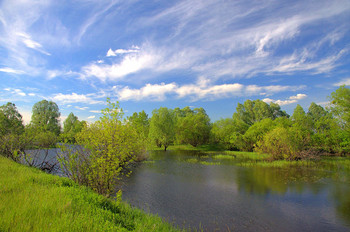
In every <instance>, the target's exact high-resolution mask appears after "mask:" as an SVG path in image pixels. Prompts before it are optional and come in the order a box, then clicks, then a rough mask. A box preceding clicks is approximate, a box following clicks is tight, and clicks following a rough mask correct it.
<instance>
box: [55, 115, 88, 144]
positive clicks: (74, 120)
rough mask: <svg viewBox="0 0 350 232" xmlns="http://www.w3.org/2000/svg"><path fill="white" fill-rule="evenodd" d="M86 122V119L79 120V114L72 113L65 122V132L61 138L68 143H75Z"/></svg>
mask: <svg viewBox="0 0 350 232" xmlns="http://www.w3.org/2000/svg"><path fill="white" fill-rule="evenodd" d="M86 124H87V123H86V121H79V120H78V117H77V116H75V115H74V114H73V113H70V114H69V115H68V117H67V118H66V120H64V122H63V133H62V134H60V138H61V140H62V141H64V142H68V143H75V141H76V139H75V137H76V135H77V134H78V133H79V132H80V131H81V130H82V129H83V127H84V126H85V125H86Z"/></svg>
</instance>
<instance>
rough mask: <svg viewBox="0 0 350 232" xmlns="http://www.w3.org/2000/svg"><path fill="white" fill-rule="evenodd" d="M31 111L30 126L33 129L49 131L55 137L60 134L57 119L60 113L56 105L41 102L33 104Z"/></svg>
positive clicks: (45, 101) (44, 101)
mask: <svg viewBox="0 0 350 232" xmlns="http://www.w3.org/2000/svg"><path fill="white" fill-rule="evenodd" d="M32 111H33V114H32V120H31V126H32V127H33V128H36V129H37V130H39V131H43V132H48V131H50V132H52V133H54V134H55V135H57V136H58V135H59V134H60V131H61V126H60V124H59V118H60V116H61V113H60V112H59V108H58V106H57V104H56V103H54V102H52V101H47V100H42V101H40V102H37V103H35V104H34V106H33V109H32Z"/></svg>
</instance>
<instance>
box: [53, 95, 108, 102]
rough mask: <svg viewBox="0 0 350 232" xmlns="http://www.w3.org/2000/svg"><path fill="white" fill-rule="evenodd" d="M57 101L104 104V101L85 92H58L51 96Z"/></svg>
mask: <svg viewBox="0 0 350 232" xmlns="http://www.w3.org/2000/svg"><path fill="white" fill-rule="evenodd" d="M51 99H52V100H53V101H55V102H59V103H61V104H71V103H86V104H103V103H104V102H102V101H99V100H95V99H93V98H91V97H90V96H88V95H85V94H76V93H71V94H62V93H59V94H56V95H54V96H53V97H52V98H51Z"/></svg>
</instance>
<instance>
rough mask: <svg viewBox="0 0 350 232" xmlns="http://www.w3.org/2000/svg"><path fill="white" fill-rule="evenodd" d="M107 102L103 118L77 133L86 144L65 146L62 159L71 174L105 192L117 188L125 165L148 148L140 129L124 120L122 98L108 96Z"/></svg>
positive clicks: (79, 139) (104, 193) (109, 192)
mask: <svg viewBox="0 0 350 232" xmlns="http://www.w3.org/2000/svg"><path fill="white" fill-rule="evenodd" d="M107 103H108V107H107V108H106V109H104V110H102V114H103V116H102V117H101V118H100V120H98V121H96V122H95V123H92V124H90V125H88V126H86V127H84V128H83V130H82V131H81V132H80V133H79V134H78V135H77V142H78V144H80V145H81V147H83V148H82V149H80V147H79V146H78V147H77V148H76V147H73V148H71V146H63V147H62V149H63V150H64V155H62V157H61V159H60V162H61V164H62V167H63V170H64V171H65V172H66V173H67V174H68V176H70V177H71V178H72V179H73V180H75V181H77V182H79V183H81V184H85V185H88V186H90V187H91V188H92V189H94V190H95V191H97V192H98V193H100V194H103V195H109V194H111V193H112V192H113V191H115V188H116V184H117V182H118V181H119V180H120V177H121V175H123V174H127V172H125V168H126V167H127V166H128V164H129V163H130V162H132V161H133V160H134V159H135V157H136V156H137V155H139V154H140V153H142V152H144V150H145V146H144V145H145V144H143V143H142V141H140V140H138V135H137V132H136V130H135V129H134V128H133V127H131V126H130V125H129V124H125V123H124V122H123V111H122V109H121V108H120V107H119V104H118V102H116V103H112V102H111V101H110V100H109V99H107Z"/></svg>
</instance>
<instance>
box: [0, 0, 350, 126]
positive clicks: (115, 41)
mask: <svg viewBox="0 0 350 232" xmlns="http://www.w3.org/2000/svg"><path fill="white" fill-rule="evenodd" d="M349 53H350V1H348V0H339V1H338V0H328V1H324V0H318V1H307V0H302V1H297V0H296V1H281V0H266V1H263V0H257V1H246V0H242V1H240V0H235V1H226V0H203V1H199V0H190V1H165V0H163V1H160V0H154V1H151V0H150V1H137V0H128V1H118V0H115V1H110V0H100V1H94V0H72V1H56V0H2V1H0V79H1V82H0V104H1V105H2V104H5V103H6V102H8V101H10V102H13V103H15V104H16V106H17V107H18V109H19V111H20V113H21V114H22V115H23V117H24V121H25V122H27V123H28V122H29V120H30V116H31V108H32V106H33V104H34V103H36V102H38V101H41V100H43V99H47V100H52V101H54V102H56V103H57V104H58V106H59V108H60V111H61V114H62V120H64V119H65V118H66V116H67V115H68V114H69V113H70V112H73V113H74V114H75V115H77V116H78V117H79V119H81V120H88V121H94V120H96V119H98V118H99V116H100V115H99V111H100V110H101V109H103V108H105V102H106V98H107V97H110V98H111V99H112V100H114V101H116V100H118V101H119V102H120V105H121V106H122V108H123V109H124V111H125V112H126V115H130V114H132V113H133V112H139V111H141V110H145V111H146V112H147V113H148V114H149V115H151V112H152V110H153V109H155V108H159V107H160V106H166V107H169V108H175V107H180V108H183V107H185V106H191V107H203V108H204V109H205V110H206V111H207V113H208V115H209V116H210V118H211V119H212V121H215V120H217V119H219V118H226V117H231V116H232V114H233V113H234V111H235V108H236V106H237V103H239V102H240V103H243V102H244V101H245V100H246V99H252V100H254V99H262V100H264V101H265V102H271V101H273V102H277V103H279V104H280V105H281V107H282V109H284V110H286V111H287V112H288V113H290V114H291V113H292V112H293V109H294V108H295V106H296V105H297V104H300V105H301V106H303V107H304V109H305V110H307V108H308V107H309V105H310V103H311V102H316V103H318V104H321V105H323V106H325V105H326V104H327V96H329V95H330V93H331V92H332V91H334V90H335V89H336V88H337V87H338V86H339V85H341V84H347V85H350V59H349V58H350V54H349Z"/></svg>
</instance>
